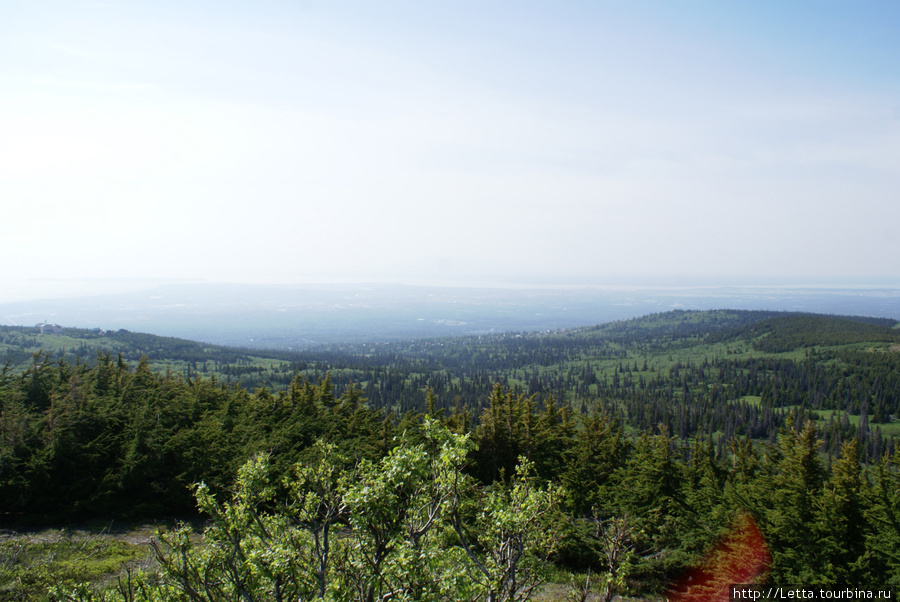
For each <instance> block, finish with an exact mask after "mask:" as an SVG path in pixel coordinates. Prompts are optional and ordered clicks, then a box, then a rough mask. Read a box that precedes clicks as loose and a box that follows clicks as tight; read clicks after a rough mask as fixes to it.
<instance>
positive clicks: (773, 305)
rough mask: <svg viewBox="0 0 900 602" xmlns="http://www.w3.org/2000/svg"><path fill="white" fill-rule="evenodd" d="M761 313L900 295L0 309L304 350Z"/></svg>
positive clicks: (165, 295)
mask: <svg viewBox="0 0 900 602" xmlns="http://www.w3.org/2000/svg"><path fill="white" fill-rule="evenodd" d="M721 308H732V309H765V310H779V311H801V312H811V313H829V314H842V315H865V316H875V317H887V318H894V319H898V320H900V287H896V288H892V287H880V288H879V287H868V288H867V287H795V288H791V287H736V286H730V287H656V288H652V287H646V288H627V287H558V288H515V289H514V288H502V289H500V288H496V289H495V288H462V287H457V288H447V287H425V286H401V285H303V286H286V285H284V286H275V285H228V284H178V283H172V284H163V285H159V286H155V287H153V288H150V289H147V290H142V291H138V292H127V293H117V292H113V293H109V294H103V295H95V296H80V297H69V298H55V299H44V300H37V301H17V302H15V303H4V304H0V322H2V323H4V324H17V325H26V326H31V325H34V324H36V323H38V322H44V321H47V322H52V323H58V324H61V325H63V326H67V327H80V328H103V329H106V330H117V329H120V328H125V329H128V330H133V331H138V332H148V333H152V334H159V335H165V336H176V337H183V338H188V339H194V340H199V341H206V342H210V343H216V344H223V345H239V346H249V347H265V348H281V349H287V348H293V349H298V348H304V347H309V346H311V345H315V344H325V343H335V342H364V341H372V342H378V341H390V340H403V339H411V338H422V337H435V336H452V335H466V334H477V333H490V332H507V331H533V330H556V329H561V328H571V327H577V326H586V325H592V324H599V323H603V322H610V321H614V320H620V319H627V318H632V317H637V316H641V315H645V314H649V313H659V312H664V311H669V310H672V309H721Z"/></svg>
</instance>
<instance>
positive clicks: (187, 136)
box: [0, 0, 900, 286]
mask: <svg viewBox="0 0 900 602" xmlns="http://www.w3.org/2000/svg"><path fill="white" fill-rule="evenodd" d="M898 31H900V4H898V3H897V2H895V1H890V2H888V1H881V2H878V1H865V2H850V1H847V2H828V1H821V0H819V1H815V2H794V1H784V0H779V1H776V2H766V1H763V2H760V1H753V2H722V1H715V2H699V1H691V2H687V1H684V2H676V1H668V2H640V1H637V2H634V1H629V2H466V1H461V2H460V1H457V2H452V3H451V2H440V3H438V2H422V1H419V2H341V1H330V2H324V1H310V2H303V1H299V0H298V1H293V2H281V1H265V0H263V1H254V2H249V1H246V2H239V1H231V2H222V1H216V2H212V1H210V2H206V1H202V2H201V1H190V0H187V1H179V2H168V1H154V2H149V1H147V2H119V1H114V0H111V1H96V2H78V1H71V0H70V1H66V2H53V1H46V2H44V1H25V0H6V1H5V2H4V3H3V4H2V6H0V199H2V209H3V219H2V221H3V223H4V226H5V227H4V228H3V232H4V234H3V236H2V237H0V253H2V256H3V258H4V260H3V262H2V267H0V276H2V278H3V280H5V281H7V282H21V281H22V280H23V279H27V278H29V277H33V276H35V275H37V276H40V277H44V278H119V277H137V278H188V279H205V280H211V281H235V282H287V283H291V282H318V281H326V280H327V281H358V280H375V281H401V282H428V283H451V282H481V283H489V282H499V281H502V282H526V281H527V282H530V283H546V284H550V283H591V284H610V283H621V282H642V283H654V282H658V283H665V284H672V283H678V282H681V281H685V282H687V281H691V282H707V283H711V282H730V283H753V284H758V283H770V282H778V283H810V282H821V281H829V282H838V281H841V282H882V283H891V282H894V283H900V267H898V266H900V261H898V251H900V242H898V241H900V237H898V232H897V227H898V222H900V203H898V195H900V36H898V35H897V32H898ZM17 286H27V284H21V285H17Z"/></svg>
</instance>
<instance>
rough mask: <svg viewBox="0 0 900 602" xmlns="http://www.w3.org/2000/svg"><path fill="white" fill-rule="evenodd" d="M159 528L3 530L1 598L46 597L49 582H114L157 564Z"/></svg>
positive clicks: (0, 535) (66, 584)
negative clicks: (154, 550) (153, 546)
mask: <svg viewBox="0 0 900 602" xmlns="http://www.w3.org/2000/svg"><path fill="white" fill-rule="evenodd" d="M155 534H156V528H155V527H152V526H149V525H143V526H137V527H131V528H128V529H121V530H120V529H116V530H112V529H110V528H103V529H74V530H73V529H67V528H63V529H44V530H40V531H31V532H15V531H0V599H2V600H47V599H48V598H47V590H48V589H49V587H50V586H52V585H55V586H60V587H62V588H71V587H74V586H76V585H78V584H80V583H85V582H88V583H91V584H92V585H95V586H101V587H102V586H104V585H108V584H113V583H115V581H116V579H117V578H118V577H120V576H122V575H125V574H126V573H127V571H128V570H129V569H137V568H143V569H149V568H152V567H153V566H154V562H155V561H154V560H153V559H152V557H151V550H150V546H149V545H148V544H149V541H150V538H151V537H152V536H154V535H155Z"/></svg>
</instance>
